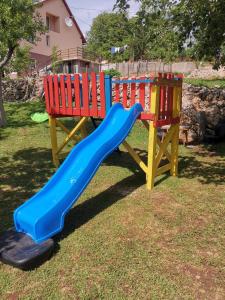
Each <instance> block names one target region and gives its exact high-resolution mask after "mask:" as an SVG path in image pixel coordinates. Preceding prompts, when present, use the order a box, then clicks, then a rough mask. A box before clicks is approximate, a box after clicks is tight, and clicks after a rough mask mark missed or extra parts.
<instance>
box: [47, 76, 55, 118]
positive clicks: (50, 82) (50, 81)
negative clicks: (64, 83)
mask: <svg viewBox="0 0 225 300" xmlns="http://www.w3.org/2000/svg"><path fill="white" fill-rule="evenodd" d="M48 85H49V99H50V114H51V115H54V113H55V103H54V91H53V76H51V75H49V76H48Z"/></svg>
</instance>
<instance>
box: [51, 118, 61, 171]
mask: <svg viewBox="0 0 225 300" xmlns="http://www.w3.org/2000/svg"><path fill="white" fill-rule="evenodd" d="M49 127H50V136H51V144H52V158H53V163H54V165H55V166H56V167H58V166H59V158H58V154H57V151H58V145H57V133H56V119H55V118H53V117H51V116H49Z"/></svg>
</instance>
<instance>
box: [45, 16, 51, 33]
mask: <svg viewBox="0 0 225 300" xmlns="http://www.w3.org/2000/svg"><path fill="white" fill-rule="evenodd" d="M46 27H47V29H48V31H49V30H50V16H46Z"/></svg>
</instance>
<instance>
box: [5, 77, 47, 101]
mask: <svg viewBox="0 0 225 300" xmlns="http://www.w3.org/2000/svg"><path fill="white" fill-rule="evenodd" d="M39 82H40V79H39V78H37V77H33V78H22V79H6V80H3V101H6V102H17V101H19V102H23V101H27V100H30V99H32V98H34V97H37V96H39V93H40V89H42V87H40V84H39Z"/></svg>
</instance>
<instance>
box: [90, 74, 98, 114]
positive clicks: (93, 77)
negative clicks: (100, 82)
mask: <svg viewBox="0 0 225 300" xmlns="http://www.w3.org/2000/svg"><path fill="white" fill-rule="evenodd" d="M91 92H92V107H91V108H90V116H92V117H97V116H98V103H97V79H96V73H94V72H92V73H91Z"/></svg>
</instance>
